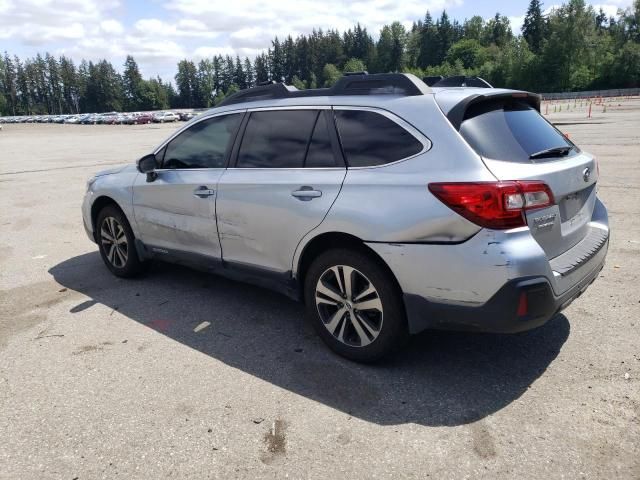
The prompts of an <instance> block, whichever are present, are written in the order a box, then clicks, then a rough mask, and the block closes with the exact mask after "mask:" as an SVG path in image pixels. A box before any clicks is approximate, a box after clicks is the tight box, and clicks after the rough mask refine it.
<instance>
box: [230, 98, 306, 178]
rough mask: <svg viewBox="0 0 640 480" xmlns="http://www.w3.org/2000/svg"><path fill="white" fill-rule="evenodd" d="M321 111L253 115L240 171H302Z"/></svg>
mask: <svg viewBox="0 0 640 480" xmlns="http://www.w3.org/2000/svg"><path fill="white" fill-rule="evenodd" d="M317 117H318V111H317V110H275V111H269V112H253V113H251V117H249V122H248V123H247V128H246V130H245V132H244V136H243V137H242V145H241V146H240V151H239V153H238V163H237V166H238V167H239V168H302V167H303V166H304V160H305V156H306V153H307V147H308V146H309V141H310V139H311V133H312V131H313V128H314V126H315V123H316V118H317Z"/></svg>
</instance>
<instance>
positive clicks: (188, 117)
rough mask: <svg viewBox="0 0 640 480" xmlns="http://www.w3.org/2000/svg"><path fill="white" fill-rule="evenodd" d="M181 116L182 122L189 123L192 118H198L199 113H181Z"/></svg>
mask: <svg viewBox="0 0 640 480" xmlns="http://www.w3.org/2000/svg"><path fill="white" fill-rule="evenodd" d="M179 116H180V120H181V121H183V122H188V121H189V120H191V119H192V118H194V117H197V116H198V112H180V114H179Z"/></svg>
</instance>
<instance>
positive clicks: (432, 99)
mask: <svg viewBox="0 0 640 480" xmlns="http://www.w3.org/2000/svg"><path fill="white" fill-rule="evenodd" d="M256 98H259V100H256ZM539 109H540V97H539V96H538V95H535V94H532V93H528V92H522V91H514V90H506V89H497V88H496V89H494V88H467V87H446V88H436V87H433V88H431V87H428V86H427V85H426V84H425V83H424V82H423V81H422V80H420V79H418V78H417V77H415V76H413V75H410V74H376V75H366V74H359V75H349V76H345V77H342V78H341V79H339V80H338V82H337V83H336V84H335V85H334V86H333V87H331V88H330V89H322V90H304V91H298V90H297V89H295V88H294V87H290V86H285V85H283V84H274V85H266V86H260V87H256V88H254V89H249V90H243V91H240V92H238V93H236V94H234V95H231V96H230V97H228V98H227V99H225V100H224V101H223V102H222V103H221V104H220V105H219V106H217V107H216V108H214V109H212V110H209V111H208V112H206V113H203V114H202V115H200V116H199V117H198V119H196V120H194V121H193V122H191V123H188V124H186V125H184V126H183V127H182V128H181V129H178V131H176V132H174V133H172V134H171V135H170V136H169V137H168V138H167V139H166V140H165V141H164V142H162V143H161V144H160V145H159V146H158V147H157V148H155V149H154V150H153V151H152V152H151V153H150V154H149V155H146V156H144V157H142V158H141V159H139V160H138V162H137V166H136V165H128V166H123V167H119V168H115V169H111V170H107V171H103V172H100V173H98V174H97V175H96V176H94V177H92V178H90V179H89V181H88V183H87V192H86V195H85V198H84V202H83V205H82V216H83V223H84V226H85V229H86V232H87V235H88V236H89V238H90V239H91V240H93V241H94V242H96V243H97V244H98V248H99V251H100V255H101V257H102V259H103V261H104V263H105V265H106V266H107V268H108V269H109V270H110V271H111V272H112V273H113V274H114V275H117V276H120V277H130V276H134V275H136V274H137V273H139V272H140V271H141V270H142V268H143V265H144V264H145V263H146V262H149V261H151V260H153V259H159V260H166V261H175V262H179V263H183V264H191V265H193V266H195V267H197V268H202V269H205V270H208V271H212V272H214V273H219V274H222V275H226V276H228V277H231V278H236V279H242V280H243V281H251V282H254V283H257V284H259V285H263V286H267V287H269V288H272V289H275V290H278V291H280V292H282V293H285V294H287V295H289V296H291V297H292V298H295V299H298V300H301V301H303V302H304V304H305V308H306V312H307V316H308V318H309V320H310V321H311V323H312V324H313V326H314V327H315V329H316V331H317V332H318V334H319V336H320V337H321V338H322V340H323V341H324V342H325V343H326V344H327V345H328V346H329V347H330V348H331V349H333V350H334V351H335V352H337V353H339V354H340V355H343V356H345V357H347V358H350V359H353V360H356V361H365V362H366V361H373V360H377V359H379V358H381V357H383V356H384V355H387V354H389V353H391V352H393V351H396V350H398V349H400V348H401V347H402V345H403V344H404V341H405V340H406V339H407V337H408V336H409V334H413V333H418V332H420V331H422V330H425V329H456V330H457V329H466V330H475V331H485V332H501V333H510V332H519V331H523V330H527V329H531V328H535V327H538V326H540V325H542V324H543V323H545V322H546V321H548V320H549V319H551V318H552V317H553V316H554V315H555V314H556V313H558V312H560V311H561V310H563V309H565V308H566V307H567V306H568V305H569V304H570V303H571V302H572V301H574V300H575V299H576V298H578V297H579V296H580V295H582V294H583V292H584V291H585V290H586V289H587V287H588V286H589V285H590V284H591V283H592V282H593V281H594V280H595V279H596V278H597V277H598V273H599V272H600V270H601V269H602V267H603V265H604V262H605V258H606V254H607V249H608V243H609V223H608V216H607V210H606V208H605V206H604V205H603V204H602V202H601V201H600V199H599V198H598V196H597V189H596V185H597V181H598V175H599V172H598V168H597V164H596V160H595V158H594V157H593V156H592V155H590V154H588V153H586V152H583V151H581V150H580V149H579V148H578V147H577V146H576V145H575V144H573V143H572V142H571V141H570V140H569V139H568V138H566V137H565V136H564V135H563V134H562V133H561V132H560V131H558V130H557V129H556V128H555V127H554V126H553V125H551V124H550V123H549V122H547V121H546V120H545V119H544V118H543V117H542V116H541V115H540V113H539Z"/></svg>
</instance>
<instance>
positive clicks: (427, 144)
mask: <svg viewBox="0 0 640 480" xmlns="http://www.w3.org/2000/svg"><path fill="white" fill-rule="evenodd" d="M278 110H361V111H367V112H374V113H377V114H379V115H382V116H384V117H386V118H388V119H389V120H391V121H392V122H394V123H396V124H397V125H398V126H400V127H401V128H403V129H405V130H406V131H408V132H409V133H410V134H411V135H413V137H414V138H416V140H418V141H419V142H420V143H421V144H422V150H420V151H419V152H418V153H415V154H414V155H411V156H409V157H405V158H401V159H399V160H395V161H393V162H390V163H385V164H382V165H370V166H364V167H309V168H305V167H295V168H277V167H273V168H267V167H251V168H238V167H218V168H162V169H157V170H156V172H168V171H171V172H181V171H210V170H345V169H346V170H364V169H371V168H383V167H388V166H389V165H395V164H397V163H400V162H405V161H407V160H411V159H412V158H415V157H417V156H419V155H422V154H423V153H426V152H428V151H429V150H431V147H432V146H433V142H431V140H430V139H429V138H428V137H427V136H426V135H424V134H423V133H422V132H420V131H419V130H418V129H417V128H415V127H414V126H413V125H411V124H410V123H409V122H407V121H406V120H404V119H402V118H400V117H399V116H397V115H396V114H395V113H392V112H390V111H388V110H385V109H383V108H378V107H367V106H357V105H290V106H287V105H282V106H273V107H253V108H241V109H237V110H227V111H224V112H212V113H210V114H206V113H203V114H200V115H202V118H198V117H200V115H199V116H198V117H195V118H196V119H197V121H194V122H193V123H191V122H188V123H187V124H186V125H184V126H183V127H182V128H180V129H179V130H177V131H176V132H174V133H173V135H171V136H170V137H169V138H168V139H166V140H165V141H164V142H163V143H161V144H160V146H159V147H157V148H156V149H155V150H153V154H154V155H155V154H157V153H158V152H159V151H160V150H162V149H163V148H164V147H165V146H167V144H169V143H170V142H171V141H172V140H173V139H174V138H176V137H177V136H178V135H180V134H181V133H182V132H184V131H185V130H187V129H188V128H191V127H192V126H193V125H195V124H197V123H200V122H203V121H205V120H209V119H211V118H215V117H220V116H223V115H232V114H237V113H251V112H263V111H278ZM336 127H337V125H336Z"/></svg>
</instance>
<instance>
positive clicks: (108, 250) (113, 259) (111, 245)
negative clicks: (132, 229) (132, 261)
mask: <svg viewBox="0 0 640 480" xmlns="http://www.w3.org/2000/svg"><path fill="white" fill-rule="evenodd" d="M100 240H101V242H102V248H103V249H104V252H105V254H106V256H107V260H109V263H111V265H113V266H114V267H116V268H123V267H124V266H125V265H126V264H127V257H128V255H129V244H128V242H127V235H126V233H125V231H124V227H123V226H122V224H120V222H119V221H118V220H117V219H116V218H114V217H105V219H104V220H103V221H102V227H101V228H100Z"/></svg>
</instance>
